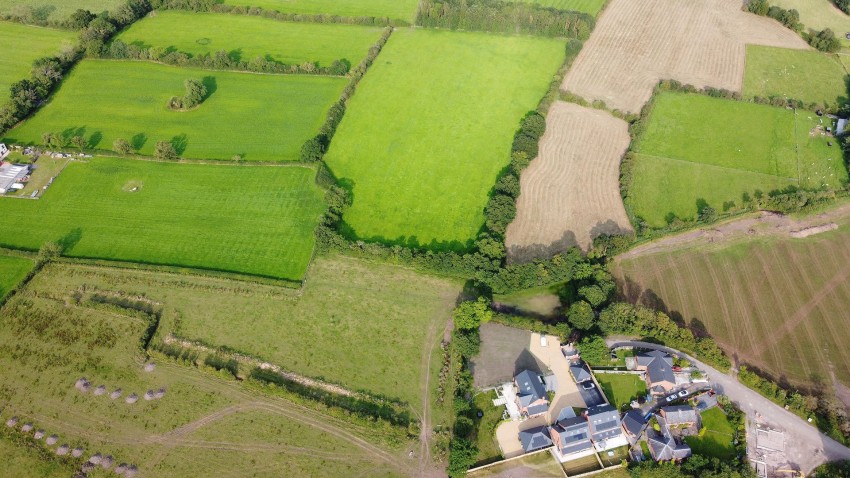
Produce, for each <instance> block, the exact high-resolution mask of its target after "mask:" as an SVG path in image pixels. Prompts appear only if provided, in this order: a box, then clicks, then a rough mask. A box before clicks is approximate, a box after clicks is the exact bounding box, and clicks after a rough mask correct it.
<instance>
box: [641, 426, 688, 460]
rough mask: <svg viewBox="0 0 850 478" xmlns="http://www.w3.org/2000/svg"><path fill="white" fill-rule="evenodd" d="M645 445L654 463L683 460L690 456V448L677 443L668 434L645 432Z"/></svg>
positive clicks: (652, 431)
mask: <svg viewBox="0 0 850 478" xmlns="http://www.w3.org/2000/svg"><path fill="white" fill-rule="evenodd" d="M647 443H648V444H649V449H650V451H651V452H652V456H653V458H655V460H656V461H670V460H684V459H685V458H687V457H689V456H691V447H689V446H688V445H687V444H686V443H679V442H677V441H676V439H675V438H673V436H672V435H670V434H669V433H667V434H661V433H658V432H656V431H655V430H650V431H648V432H647Z"/></svg>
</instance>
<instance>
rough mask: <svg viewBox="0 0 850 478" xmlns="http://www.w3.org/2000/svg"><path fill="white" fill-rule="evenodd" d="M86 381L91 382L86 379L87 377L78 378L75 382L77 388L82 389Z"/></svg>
mask: <svg viewBox="0 0 850 478" xmlns="http://www.w3.org/2000/svg"><path fill="white" fill-rule="evenodd" d="M86 383H89V381H88V380H86V377H80V378H79V379H77V382H76V383H74V387H75V388H76V389H77V390H80V389H82V388H83V385H84V384H86Z"/></svg>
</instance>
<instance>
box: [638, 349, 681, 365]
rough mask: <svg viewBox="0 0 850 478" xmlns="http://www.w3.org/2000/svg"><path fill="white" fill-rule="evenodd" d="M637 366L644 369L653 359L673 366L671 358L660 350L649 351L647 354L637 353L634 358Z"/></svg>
mask: <svg viewBox="0 0 850 478" xmlns="http://www.w3.org/2000/svg"><path fill="white" fill-rule="evenodd" d="M635 359H636V360H637V363H638V365H642V366H644V367H646V366H647V365H649V363H650V362H652V361H653V360H655V359H661V360H663V361H665V362H667V363H668V364H669V365H670V366H671V367H672V366H673V357H671V356H670V354H667V353H665V352H662V351H660V350H650V351H649V352H639V353H638V354H637V356H636V357H635Z"/></svg>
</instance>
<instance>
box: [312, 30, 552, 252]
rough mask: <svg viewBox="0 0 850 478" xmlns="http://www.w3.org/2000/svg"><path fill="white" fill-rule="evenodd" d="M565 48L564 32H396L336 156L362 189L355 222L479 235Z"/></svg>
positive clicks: (373, 227) (459, 238)
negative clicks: (553, 35)
mask: <svg viewBox="0 0 850 478" xmlns="http://www.w3.org/2000/svg"><path fill="white" fill-rule="evenodd" d="M563 57H564V42H563V41H560V40H553V39H540V38H529V37H515V36H514V37H508V36H493V35H486V34H480V33H458V32H446V31H433V30H398V31H396V32H395V33H394V34H393V36H392V37H391V38H390V41H389V43H388V44H387V46H386V47H385V48H384V51H383V52H382V53H381V55H380V57H379V59H378V60H377V61H376V63H375V64H374V65H373V66H372V68H371V69H370V71H369V73H368V74H367V75H366V77H365V78H364V79H363V81H362V82H361V84H360V86H359V87H358V89H357V94H356V95H354V97H353V98H352V99H351V101H350V102H349V104H348V108H347V113H346V115H345V118H343V120H342V123H341V124H340V126H339V128H338V130H337V132H336V135H335V136H334V140H333V142H332V143H331V147H330V150H329V151H328V154H327V155H326V156H325V159H326V161H327V162H328V164H329V165H330V167H331V169H332V170H333V172H334V174H336V176H337V177H338V178H340V179H341V180H342V181H343V182H347V183H348V184H350V186H351V188H352V191H353V197H354V201H353V205H352V206H351V208H350V209H349V210H348V211H347V212H346V215H345V217H344V219H345V222H346V225H347V226H348V228H350V229H349V231H348V233H349V234H350V235H352V236H356V237H359V238H367V239H372V240H379V241H385V242H398V243H404V244H408V245H414V246H415V245H423V246H430V247H434V248H453V249H460V248H463V247H466V246H468V245H469V244H470V243H471V241H472V240H473V239H474V238H475V237H476V234H477V233H478V231H479V229H480V228H481V225H482V224H483V222H484V214H483V210H484V206H485V204H486V203H487V199H488V193H489V191H490V190H491V189H492V188H493V185H494V183H495V181H496V177H497V176H498V173H499V171H501V170H502V168H504V167H505V166H507V165H508V163H509V162H510V152H511V143H512V141H513V135H514V133H515V132H516V130H517V128H518V127H519V123H520V121H521V120H522V117H523V116H524V115H525V114H526V113H527V112H528V111H529V110H533V109H534V108H535V107H536V105H537V103H538V101H539V100H540V98H541V97H542V96H543V94H544V93H545V92H546V90H547V88H548V86H549V84H550V82H551V80H552V75H553V74H554V73H555V72H556V71H557V70H558V66H559V65H560V64H561V62H562V60H563Z"/></svg>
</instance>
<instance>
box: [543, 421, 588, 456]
mask: <svg viewBox="0 0 850 478" xmlns="http://www.w3.org/2000/svg"><path fill="white" fill-rule="evenodd" d="M552 431H554V432H555V433H557V434H558V435H559V436H560V438H561V449H560V450H559V451H560V453H561V454H562V455H568V454H570V453H576V452H579V451H583V450H587V449H588V448H590V447H592V446H593V443H591V441H590V426H589V424H588V423H587V420H585V419H584V417H571V418H565V419H562V420H560V419H559V420H558V422H557V423H555V424H554V425H552Z"/></svg>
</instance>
